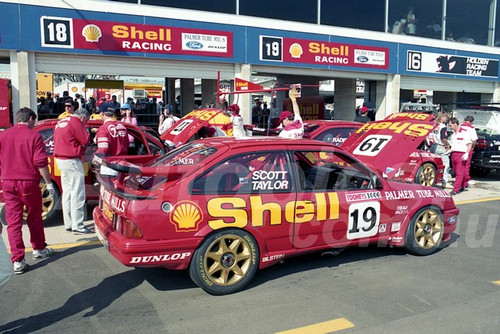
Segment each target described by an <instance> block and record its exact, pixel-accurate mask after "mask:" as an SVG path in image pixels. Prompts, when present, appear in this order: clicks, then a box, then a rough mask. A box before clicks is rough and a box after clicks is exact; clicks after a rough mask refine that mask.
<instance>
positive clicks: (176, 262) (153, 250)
mask: <svg viewBox="0 0 500 334" xmlns="http://www.w3.org/2000/svg"><path fill="white" fill-rule="evenodd" d="M93 218H94V222H95V229H96V233H97V236H98V237H99V239H100V240H101V242H102V244H103V245H104V247H105V248H106V249H107V250H108V251H109V252H110V253H111V255H113V256H114V257H115V258H116V259H118V261H120V262H121V263H122V264H124V265H126V266H131V267H165V268H168V269H174V270H182V269H186V268H187V267H188V266H189V262H190V260H191V257H192V256H193V253H194V251H195V250H196V248H197V247H198V245H199V244H200V243H201V242H202V241H203V239H202V238H182V239H169V240H145V239H129V238H126V237H124V236H123V235H122V234H121V233H119V232H117V231H116V230H115V229H114V228H113V226H112V223H111V222H110V221H109V219H108V218H107V217H105V216H104V215H103V213H102V211H101V210H100V209H99V208H98V207H96V208H95V209H94V211H93Z"/></svg>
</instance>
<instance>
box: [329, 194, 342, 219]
mask: <svg viewBox="0 0 500 334" xmlns="http://www.w3.org/2000/svg"><path fill="white" fill-rule="evenodd" d="M328 200H329V201H330V219H339V207H340V204H339V195H338V194H337V193H328Z"/></svg>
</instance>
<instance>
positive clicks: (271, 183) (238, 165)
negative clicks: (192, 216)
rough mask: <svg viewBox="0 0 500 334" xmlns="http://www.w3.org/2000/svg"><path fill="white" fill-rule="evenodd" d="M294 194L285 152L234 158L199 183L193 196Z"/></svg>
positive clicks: (220, 165) (193, 190)
mask: <svg viewBox="0 0 500 334" xmlns="http://www.w3.org/2000/svg"><path fill="white" fill-rule="evenodd" d="M292 190H293V183H292V179H291V174H290V169H289V165H288V163H287V159H286V155H285V153H284V152H258V153H248V154H241V155H235V156H232V157H230V158H228V159H226V160H223V161H222V162H221V163H219V164H217V165H216V166H214V167H213V168H211V169H210V170H209V171H207V172H205V173H204V174H202V175H201V176H199V177H198V178H197V179H195V180H194V181H193V183H192V186H191V192H192V193H193V194H236V193H238V194H265V193H286V192H290V191H292Z"/></svg>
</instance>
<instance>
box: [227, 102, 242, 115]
mask: <svg viewBox="0 0 500 334" xmlns="http://www.w3.org/2000/svg"><path fill="white" fill-rule="evenodd" d="M227 109H228V110H229V111H232V112H235V113H239V112H240V107H239V106H238V105H237V104H231V105H230V106H229V107H227Z"/></svg>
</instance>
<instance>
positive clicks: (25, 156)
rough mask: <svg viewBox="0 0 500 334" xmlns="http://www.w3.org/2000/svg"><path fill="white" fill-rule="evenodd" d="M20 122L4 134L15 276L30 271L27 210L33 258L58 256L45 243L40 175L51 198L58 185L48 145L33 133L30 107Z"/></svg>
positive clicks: (1, 146) (1, 162)
mask: <svg viewBox="0 0 500 334" xmlns="http://www.w3.org/2000/svg"><path fill="white" fill-rule="evenodd" d="M16 121H17V124H16V125H14V126H13V127H11V128H10V129H8V130H6V131H4V132H1V133H0V170H1V181H2V190H3V199H4V202H5V220H6V221H7V234H8V238H9V244H10V250H11V253H12V256H11V261H12V263H13V266H14V274H22V273H24V272H25V271H26V270H27V268H28V265H27V264H26V261H25V258H24V257H25V245H24V241H23V233H22V227H23V216H24V212H23V211H24V208H25V210H26V212H27V217H26V223H27V225H28V227H29V231H30V240H31V245H32V247H33V259H34V260H40V259H44V258H47V257H49V256H52V255H53V254H54V250H53V249H52V248H48V247H46V246H47V244H46V243H45V232H44V230H43V219H42V193H41V191H40V176H41V177H42V178H43V180H44V181H45V184H46V191H48V194H47V198H50V197H53V196H54V185H53V184H52V180H51V179H50V173H49V169H48V167H47V166H48V159H47V153H46V151H45V143H44V142H43V138H42V136H41V135H40V134H39V133H38V132H37V131H34V130H33V127H34V126H35V123H36V114H35V112H34V111H33V110H31V109H30V108H21V109H19V111H18V112H17V113H16Z"/></svg>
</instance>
